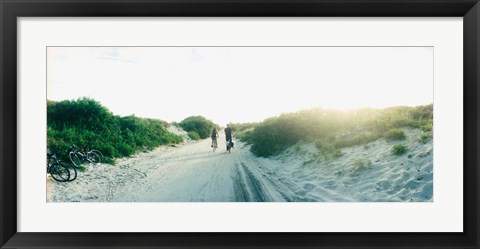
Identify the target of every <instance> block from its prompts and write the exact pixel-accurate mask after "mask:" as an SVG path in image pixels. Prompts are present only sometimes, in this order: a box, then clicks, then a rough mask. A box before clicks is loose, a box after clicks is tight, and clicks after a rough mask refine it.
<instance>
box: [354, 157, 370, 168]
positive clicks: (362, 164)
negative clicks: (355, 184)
mask: <svg viewBox="0 0 480 249" xmlns="http://www.w3.org/2000/svg"><path fill="white" fill-rule="evenodd" d="M371 165H372V161H370V160H367V159H356V160H355V162H354V163H353V170H362V169H367V168H368V167H370V166H371Z"/></svg>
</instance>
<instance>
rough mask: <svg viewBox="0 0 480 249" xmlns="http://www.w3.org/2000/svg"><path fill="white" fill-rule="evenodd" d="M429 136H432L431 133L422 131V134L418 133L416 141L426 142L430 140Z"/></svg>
mask: <svg viewBox="0 0 480 249" xmlns="http://www.w3.org/2000/svg"><path fill="white" fill-rule="evenodd" d="M431 136H432V134H431V133H422V135H420V137H418V142H420V143H422V144H426V143H428V141H430V137H431Z"/></svg>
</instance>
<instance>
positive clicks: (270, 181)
mask: <svg viewBox="0 0 480 249" xmlns="http://www.w3.org/2000/svg"><path fill="white" fill-rule="evenodd" d="M405 132H406V135H407V137H408V139H407V140H405V141H386V140H384V139H380V140H377V141H374V142H371V143H369V144H368V145H362V146H354V147H350V148H345V149H342V153H343V156H342V157H340V158H338V159H335V160H332V161H328V160H327V161H326V160H318V154H319V151H318V150H317V149H316V148H315V146H314V145H313V144H299V145H296V146H292V147H291V148H290V149H287V150H286V151H285V152H283V153H281V154H280V155H278V156H276V157H273V158H271V159H267V158H258V157H255V156H254V155H253V154H252V153H251V152H250V150H249V148H248V146H245V145H244V144H243V143H241V142H237V144H236V145H235V149H233V150H232V153H230V154H228V153H226V151H225V142H224V141H223V140H222V139H220V141H219V146H220V148H218V150H217V151H216V152H212V151H211V148H210V139H205V140H201V141H197V142H189V143H185V144H182V145H179V146H178V147H169V146H161V147H159V148H157V149H155V150H153V151H150V152H146V153H139V154H137V155H135V156H133V157H131V158H126V159H119V160H117V164H116V165H115V166H112V165H108V164H97V165H88V170H87V171H86V172H81V173H79V175H78V178H77V180H75V181H73V182H69V183H58V182H55V181H54V180H52V179H51V178H50V177H47V201H53V202H77V201H79V202H87V201H89V202H246V201H253V202H263V201H267V202H268V201H274V202H284V201H295V202H324V201H326V202H344V201H347V202H352V201H353V202H365V201H366V202H371V201H373V202H377V201H380V202H384V201H401V202H407V201H414V202H416V201H433V143H432V141H431V140H430V141H429V142H428V143H425V144H422V143H419V142H418V141H417V140H416V138H417V137H418V136H419V135H420V134H421V131H419V130H412V129H406V130H405ZM397 143H404V144H406V145H407V146H408V153H406V154H404V155H401V156H394V155H392V154H391V148H392V146H393V145H394V144H397ZM312 158H313V159H312ZM358 161H365V162H368V165H367V166H365V167H360V168H359V167H358V165H357V164H358ZM356 165H357V166H356Z"/></svg>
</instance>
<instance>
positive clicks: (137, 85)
mask: <svg viewBox="0 0 480 249" xmlns="http://www.w3.org/2000/svg"><path fill="white" fill-rule="evenodd" d="M79 97H90V98H93V99H95V100H98V101H100V102H101V103H102V104H103V105H104V106H106V107H107V108H108V109H110V110H111V111H112V112H113V113H114V114H117V115H121V116H126V115H131V114H135V115H136V116H138V117H149V118H158V119H162V120H165V121H168V122H172V121H181V120H182V119H184V118H186V117H188V116H191V115H202V116H205V117H206V118H208V119H211V120H213V121H214V122H216V123H218V124H220V125H225V124H227V123H228V122H254V121H262V120H263V119H265V118H268V117H271V116H275V115H278V114H280V113H282V112H292V111H298V110H301V109H307V108H312V107H325V108H335V109H342V110H348V109H355V108H362V107H372V108H384V107H390V106H398V105H408V106H415V105H423V104H430V103H433V48H432V47H49V48H48V49H47V98H48V99H49V100H56V101H60V100H65V99H76V98H79Z"/></svg>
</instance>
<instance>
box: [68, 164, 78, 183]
mask: <svg viewBox="0 0 480 249" xmlns="http://www.w3.org/2000/svg"><path fill="white" fill-rule="evenodd" d="M68 170H69V171H70V178H69V179H68V181H69V182H71V181H73V180H75V179H77V169H76V168H75V166H71V167H68Z"/></svg>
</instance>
